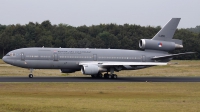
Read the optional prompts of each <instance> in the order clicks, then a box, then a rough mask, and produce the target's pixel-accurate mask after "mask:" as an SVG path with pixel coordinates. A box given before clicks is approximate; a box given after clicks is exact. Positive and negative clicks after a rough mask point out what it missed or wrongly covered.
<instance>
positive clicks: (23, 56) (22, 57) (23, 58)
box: [21, 52, 25, 61]
mask: <svg viewBox="0 0 200 112" xmlns="http://www.w3.org/2000/svg"><path fill="white" fill-rule="evenodd" d="M21 60H22V61H24V60H25V55H24V53H23V52H22V53H21Z"/></svg>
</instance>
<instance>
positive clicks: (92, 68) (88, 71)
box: [81, 65, 107, 75]
mask: <svg viewBox="0 0 200 112" xmlns="http://www.w3.org/2000/svg"><path fill="white" fill-rule="evenodd" d="M106 71H107V69H105V68H101V67H98V66H97V65H83V66H82V67H81V72H82V73H83V74H85V75H96V74H98V72H106Z"/></svg>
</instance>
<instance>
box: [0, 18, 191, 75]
mask: <svg viewBox="0 0 200 112" xmlns="http://www.w3.org/2000/svg"><path fill="white" fill-rule="evenodd" d="M179 21H180V18H172V19H171V20H170V21H169V22H168V23H167V24H166V25H165V26H164V27H163V28H162V29H161V30H160V31H159V32H158V33H157V34H156V35H155V36H154V37H153V38H152V39H141V40H140V41H139V47H140V48H141V49H143V51H138V50H124V49H90V48H44V47H33V48H21V49H16V50H13V51H10V52H9V53H7V54H6V55H5V56H4V57H3V61H4V62H6V63H8V64H11V65H14V66H18V67H22V68H28V69H30V74H29V78H33V74H32V71H33V69H60V70H61V72H62V73H73V72H75V71H79V70H81V72H82V73H83V74H84V75H91V77H93V78H95V77H96V78H102V77H103V76H104V78H117V75H116V74H114V72H115V71H116V72H118V71H121V70H137V69H143V68H147V67H151V66H156V65H167V62H168V61H170V60H172V58H173V57H174V56H178V55H184V54H191V53H193V52H186V53H179V54H169V53H168V52H169V51H172V50H175V49H181V48H183V45H182V40H178V39H172V38H173V35H174V33H175V31H176V29H177V26H178V23H179ZM103 72H104V75H102V73H103Z"/></svg>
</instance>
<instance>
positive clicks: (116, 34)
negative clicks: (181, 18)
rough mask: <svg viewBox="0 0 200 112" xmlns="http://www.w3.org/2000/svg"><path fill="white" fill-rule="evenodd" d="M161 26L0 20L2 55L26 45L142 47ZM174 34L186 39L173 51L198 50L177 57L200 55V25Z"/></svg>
mask: <svg viewBox="0 0 200 112" xmlns="http://www.w3.org/2000/svg"><path fill="white" fill-rule="evenodd" d="M160 29H161V27H160V26H157V27H151V26H145V27H144V26H140V25H132V24H124V25H117V24H100V25H92V26H85V25H84V26H79V27H73V26H70V25H67V24H59V25H52V24H51V22H50V21H49V20H46V21H43V22H42V23H41V24H39V23H37V22H36V23H33V22H29V23H28V24H26V25H20V24H16V25H1V24H0V58H1V57H2V56H3V55H5V54H6V53H7V52H9V51H11V50H14V49H18V48H24V47H42V46H44V47H62V48H111V49H132V50H139V49H140V48H139V46H138V42H139V40H140V39H150V38H152V37H153V36H154V35H155V34H156V33H157V32H158V31H159V30H160ZM174 38H176V39H181V40H183V45H184V48H183V49H181V50H175V51H173V52H171V53H179V52H189V51H193V52H197V53H196V54H193V55H187V56H181V57H177V58H176V59H200V54H199V53H200V26H197V27H195V28H187V29H178V30H177V31H176V33H175V35H174Z"/></svg>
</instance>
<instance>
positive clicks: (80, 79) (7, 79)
mask: <svg viewBox="0 0 200 112" xmlns="http://www.w3.org/2000/svg"><path fill="white" fill-rule="evenodd" d="M0 82H200V77H118V78H117V79H104V78H102V79H93V78H91V77H34V78H28V77H0Z"/></svg>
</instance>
